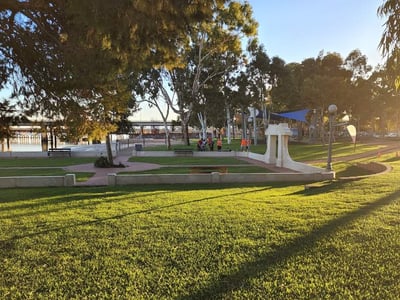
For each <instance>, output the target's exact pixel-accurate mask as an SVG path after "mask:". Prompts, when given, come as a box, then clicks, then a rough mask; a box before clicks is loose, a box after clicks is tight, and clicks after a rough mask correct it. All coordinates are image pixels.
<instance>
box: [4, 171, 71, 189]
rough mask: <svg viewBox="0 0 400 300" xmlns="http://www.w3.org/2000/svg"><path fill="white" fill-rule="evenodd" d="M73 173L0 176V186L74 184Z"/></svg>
mask: <svg viewBox="0 0 400 300" xmlns="http://www.w3.org/2000/svg"><path fill="white" fill-rule="evenodd" d="M74 185H75V174H66V175H65V176H15V177H1V179H0V188H15V187H57V186H58V187H60V186H74Z"/></svg>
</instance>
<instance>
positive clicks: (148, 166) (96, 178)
mask: <svg viewBox="0 0 400 300" xmlns="http://www.w3.org/2000/svg"><path fill="white" fill-rule="evenodd" d="M394 151H400V142H398V141H397V142H391V143H387V144H386V146H385V147H384V148H382V149H380V150H372V151H368V152H364V153H360V154H354V155H348V156H345V157H337V158H333V161H351V160H355V159H361V158H367V157H374V156H377V155H378V154H384V153H388V152H394ZM131 153H132V149H124V150H122V151H120V152H119V153H118V156H117V157H116V158H114V164H119V163H121V164H123V165H124V166H125V168H96V167H95V166H94V164H93V163H90V164H82V165H74V166H68V167H65V168H64V169H65V170H67V171H71V172H93V173H95V174H94V175H93V176H92V177H90V178H89V180H87V181H84V182H77V183H76V185H77V186H103V185H107V184H108V182H107V174H109V173H119V172H126V171H145V170H153V169H159V168H160V167H161V166H160V165H158V164H152V163H139V162H128V159H129V158H130V157H131V156H132V155H131ZM239 159H241V160H244V161H247V162H248V163H251V164H254V165H258V166H260V167H265V168H266V169H269V170H271V171H273V172H287V171H291V172H293V170H288V169H285V168H278V167H276V166H275V165H273V164H266V163H263V162H260V161H257V160H253V159H249V158H243V157H242V158H239ZM315 162H324V160H320V161H312V162H306V163H315Z"/></svg>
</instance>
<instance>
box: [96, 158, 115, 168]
mask: <svg viewBox="0 0 400 300" xmlns="http://www.w3.org/2000/svg"><path fill="white" fill-rule="evenodd" d="M94 166H95V167H96V168H110V167H111V164H110V162H109V161H108V159H107V158H106V157H104V156H100V157H99V158H98V159H96V161H95V162H94Z"/></svg>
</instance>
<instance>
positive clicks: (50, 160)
mask: <svg viewBox="0 0 400 300" xmlns="http://www.w3.org/2000/svg"><path fill="white" fill-rule="evenodd" d="M95 160H96V158H95V157H43V158H42V157H36V158H20V157H19V158H1V159H0V167H65V166H71V165H79V164H87V163H94V161H95Z"/></svg>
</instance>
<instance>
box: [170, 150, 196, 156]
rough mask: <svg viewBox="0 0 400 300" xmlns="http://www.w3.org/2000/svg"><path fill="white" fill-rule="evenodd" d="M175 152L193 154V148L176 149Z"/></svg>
mask: <svg viewBox="0 0 400 300" xmlns="http://www.w3.org/2000/svg"><path fill="white" fill-rule="evenodd" d="M174 153H175V155H176V156H193V150H192V149H176V150H174Z"/></svg>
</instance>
